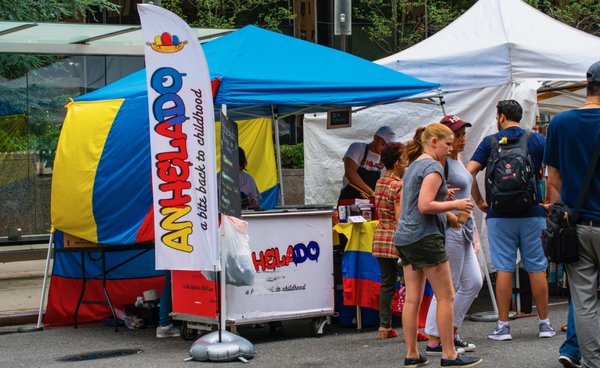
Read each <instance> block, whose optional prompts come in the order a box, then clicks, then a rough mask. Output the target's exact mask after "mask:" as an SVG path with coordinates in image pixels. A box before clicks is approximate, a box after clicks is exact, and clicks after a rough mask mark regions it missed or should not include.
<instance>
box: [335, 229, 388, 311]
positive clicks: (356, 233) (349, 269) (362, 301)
mask: <svg viewBox="0 0 600 368" xmlns="http://www.w3.org/2000/svg"><path fill="white" fill-rule="evenodd" d="M378 223H379V222H378V221H369V222H363V223H356V224H349V223H338V224H337V225H335V226H334V228H333V231H334V232H336V233H338V234H343V235H345V236H346V238H347V239H348V243H347V244H346V249H345V250H344V255H343V257H342V278H343V280H342V284H343V288H344V305H357V306H360V307H367V308H373V309H379V289H380V288H381V271H380V270H379V263H378V262H377V258H375V257H373V255H372V254H371V250H372V245H373V235H375V229H376V228H377V224H378Z"/></svg>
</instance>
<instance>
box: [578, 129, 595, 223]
mask: <svg viewBox="0 0 600 368" xmlns="http://www.w3.org/2000/svg"><path fill="white" fill-rule="evenodd" d="M599 158H600V140H599V141H598V142H597V143H596V148H595V149H594V153H593V154H592V159H591V160H590V166H588V169H587V172H586V173H585V178H584V179H583V183H582V185H581V191H580V192H579V197H577V204H575V209H574V210H573V223H577V219H578V217H579V210H580V209H581V206H583V200H584V199H585V195H586V194H587V191H588V189H589V187H590V184H591V183H592V177H593V176H594V171H596V166H597V165H598V159H599Z"/></svg>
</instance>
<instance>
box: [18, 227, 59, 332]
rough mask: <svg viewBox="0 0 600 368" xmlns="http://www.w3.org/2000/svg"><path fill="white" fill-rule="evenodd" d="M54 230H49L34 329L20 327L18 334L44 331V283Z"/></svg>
mask: <svg viewBox="0 0 600 368" xmlns="http://www.w3.org/2000/svg"><path fill="white" fill-rule="evenodd" d="M53 240H54V228H51V229H50V240H49V241H48V254H47V255H46V266H45V267H44V281H43V282H42V295H41V296H40V309H39V310H38V319H37V325H36V326H35V327H21V328H19V329H18V330H17V331H18V332H35V331H42V330H43V329H44V324H43V316H44V301H46V283H47V281H48V269H49V268H50V258H51V257H52V249H53V248H52V245H53V244H54V242H53Z"/></svg>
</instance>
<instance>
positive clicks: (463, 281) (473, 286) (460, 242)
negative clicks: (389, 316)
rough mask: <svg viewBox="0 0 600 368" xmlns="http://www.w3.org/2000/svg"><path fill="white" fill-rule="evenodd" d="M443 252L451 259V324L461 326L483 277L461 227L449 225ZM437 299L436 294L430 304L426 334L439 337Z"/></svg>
mask: <svg viewBox="0 0 600 368" xmlns="http://www.w3.org/2000/svg"><path fill="white" fill-rule="evenodd" d="M445 245H446V254H448V258H449V259H448V261H449V262H450V273H451V274H452V285H453V286H454V291H455V292H456V295H455V297H454V327H457V328H458V327H460V326H461V325H462V323H463V320H464V319H465V315H466V314H467V312H468V311H469V308H470V307H471V304H472V303H473V300H475V298H476V297H477V294H478V293H479V290H481V286H483V277H482V275H481V269H480V268H479V262H477V257H476V256H475V252H474V251H473V246H472V245H471V244H470V243H469V242H467V240H466V239H465V236H464V234H463V230H462V229H457V228H452V227H449V228H448V229H447V230H446V237H445ZM436 308H437V299H436V298H435V295H434V296H433V299H432V300H431V304H430V305H429V311H428V312H427V322H426V324H425V333H426V334H428V335H433V336H440V333H439V332H438V326H437V318H436Z"/></svg>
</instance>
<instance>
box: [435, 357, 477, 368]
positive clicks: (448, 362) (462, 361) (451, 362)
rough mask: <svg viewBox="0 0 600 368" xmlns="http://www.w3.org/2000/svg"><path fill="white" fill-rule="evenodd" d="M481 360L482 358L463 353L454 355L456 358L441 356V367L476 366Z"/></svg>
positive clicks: (466, 367)
mask: <svg viewBox="0 0 600 368" xmlns="http://www.w3.org/2000/svg"><path fill="white" fill-rule="evenodd" d="M481 362H483V359H481V358H477V357H472V356H468V355H464V354H460V355H457V356H456V359H444V358H442V362H441V365H442V367H465V368H468V367H476V366H478V365H479V364H481Z"/></svg>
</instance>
